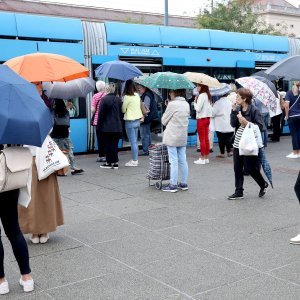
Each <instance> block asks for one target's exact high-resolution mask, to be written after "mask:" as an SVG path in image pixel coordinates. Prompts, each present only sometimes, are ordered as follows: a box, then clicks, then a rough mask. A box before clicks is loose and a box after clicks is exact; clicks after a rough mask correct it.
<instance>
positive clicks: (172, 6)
mask: <svg viewBox="0 0 300 300" xmlns="http://www.w3.org/2000/svg"><path fill="white" fill-rule="evenodd" d="M35 1H37V2H56V3H57V2H60V3H69V4H77V5H84V6H97V7H107V8H118V9H127V10H134V11H145V12H156V13H162V14H163V13H164V4H165V0H146V1H145V0H35ZM168 2H169V13H170V14H176V15H188V16H195V15H197V14H198V13H199V10H200V9H203V8H204V7H208V6H209V5H210V3H211V0H169V1H168Z"/></svg>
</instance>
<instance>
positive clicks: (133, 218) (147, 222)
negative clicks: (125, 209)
mask: <svg viewBox="0 0 300 300" xmlns="http://www.w3.org/2000/svg"><path fill="white" fill-rule="evenodd" d="M121 217H122V219H124V220H128V221H130V222H133V223H136V224H139V225H141V226H143V227H147V228H150V229H153V230H155V229H162V228H167V227H173V226H176V225H180V224H185V223H189V222H196V221H199V219H198V218H196V217H194V216H192V215H191V214H187V213H184V212H182V211H178V210H175V209H172V208H168V207H162V208H157V209H151V210H147V211H145V212H138V213H132V214H124V215H122V216H121Z"/></svg>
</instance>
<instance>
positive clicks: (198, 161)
mask: <svg viewBox="0 0 300 300" xmlns="http://www.w3.org/2000/svg"><path fill="white" fill-rule="evenodd" d="M205 163H206V160H205V159H202V158H199V159H197V160H195V161H194V164H196V165H205Z"/></svg>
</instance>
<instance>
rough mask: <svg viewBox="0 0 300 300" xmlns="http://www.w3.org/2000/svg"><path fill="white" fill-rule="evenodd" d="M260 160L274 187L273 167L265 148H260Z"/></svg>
mask: <svg viewBox="0 0 300 300" xmlns="http://www.w3.org/2000/svg"><path fill="white" fill-rule="evenodd" d="M258 160H259V162H260V163H261V166H262V168H263V170H264V173H265V175H266V177H267V178H268V180H269V182H270V184H271V186H272V188H273V182H272V169H271V166H270V163H269V161H268V160H267V157H266V152H265V148H259V151H258Z"/></svg>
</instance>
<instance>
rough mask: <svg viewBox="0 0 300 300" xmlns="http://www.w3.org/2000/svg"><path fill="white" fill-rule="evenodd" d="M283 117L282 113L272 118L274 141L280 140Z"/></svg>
mask: <svg viewBox="0 0 300 300" xmlns="http://www.w3.org/2000/svg"><path fill="white" fill-rule="evenodd" d="M281 117H282V114H280V115H277V116H275V117H273V118H271V121H272V126H273V135H272V141H274V142H279V141H280V135H281Z"/></svg>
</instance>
